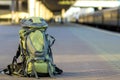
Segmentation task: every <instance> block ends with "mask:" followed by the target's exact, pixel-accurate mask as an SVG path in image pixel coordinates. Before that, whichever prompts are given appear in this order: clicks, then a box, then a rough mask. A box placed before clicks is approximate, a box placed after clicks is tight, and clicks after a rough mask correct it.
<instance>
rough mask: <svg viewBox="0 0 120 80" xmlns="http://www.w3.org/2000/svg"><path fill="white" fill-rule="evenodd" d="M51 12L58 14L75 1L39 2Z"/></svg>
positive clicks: (55, 0)
mask: <svg viewBox="0 0 120 80" xmlns="http://www.w3.org/2000/svg"><path fill="white" fill-rule="evenodd" d="M41 1H42V2H43V3H44V4H45V6H46V7H48V8H49V9H50V10H51V11H52V12H60V11H61V9H63V8H64V9H66V10H67V9H68V8H69V7H70V6H71V5H72V4H74V2H75V1H76V0H41Z"/></svg>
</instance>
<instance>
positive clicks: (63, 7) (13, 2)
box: [0, 0, 120, 24]
mask: <svg viewBox="0 0 120 80" xmlns="http://www.w3.org/2000/svg"><path fill="white" fill-rule="evenodd" d="M119 6H120V1H119V0H0V23H13V24H16V23H19V21H20V19H22V18H25V17H29V16H39V17H43V18H44V19H45V20H46V21H48V22H80V23H90V22H92V21H93V17H92V16H90V15H93V13H94V15H95V12H98V11H103V10H104V9H110V8H118V7H119ZM116 13H117V12H116ZM116 13H115V12H114V13H113V14H115V15H113V16H117V14H116ZM88 15H89V19H87V21H86V17H85V16H87V17H88ZM97 15H100V12H99V13H97ZM105 15H106V16H105V17H107V18H109V17H110V15H111V14H110V15H109V14H105ZM98 17H99V18H98ZM102 17H103V16H102ZM117 17H118V16H117ZM97 18H98V19H97V20H99V21H101V20H100V16H97ZM94 20H95V19H94ZM97 22H98V21H97Z"/></svg>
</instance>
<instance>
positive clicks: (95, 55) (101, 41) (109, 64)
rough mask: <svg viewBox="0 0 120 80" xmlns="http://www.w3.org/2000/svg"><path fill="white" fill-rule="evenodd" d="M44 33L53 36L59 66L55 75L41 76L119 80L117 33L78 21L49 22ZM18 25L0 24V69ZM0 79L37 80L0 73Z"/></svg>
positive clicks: (11, 50)
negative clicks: (77, 22)
mask: <svg viewBox="0 0 120 80" xmlns="http://www.w3.org/2000/svg"><path fill="white" fill-rule="evenodd" d="M49 26H50V27H49V28H48V31H47V33H49V34H51V35H53V36H54V37H55V38H56V42H55V44H54V45H53V47H52V49H53V53H54V61H55V63H56V65H57V66H58V67H60V68H61V69H63V71H64V73H63V74H62V75H59V76H56V78H49V77H42V78H41V80H120V33H119V34H118V33H113V32H109V31H104V30H99V29H94V28H91V27H87V26H84V25H78V24H68V23H67V24H50V25H49ZM19 29H20V27H19V26H17V25H14V26H5V25H0V69H2V68H5V67H6V66H7V65H8V64H9V63H11V61H12V57H13V56H14V55H15V52H16V51H17V46H18V43H19V34H18V31H19ZM0 80H38V79H35V78H24V77H17V76H8V75H0Z"/></svg>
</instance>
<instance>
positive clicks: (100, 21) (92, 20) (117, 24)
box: [78, 7, 120, 31]
mask: <svg viewBox="0 0 120 80" xmlns="http://www.w3.org/2000/svg"><path fill="white" fill-rule="evenodd" d="M78 22H79V23H82V24H87V25H92V26H95V27H99V28H105V29H111V30H117V31H120V7H117V8H110V9H104V10H100V11H96V12H94V13H90V14H87V15H83V16H80V17H79V20H78Z"/></svg>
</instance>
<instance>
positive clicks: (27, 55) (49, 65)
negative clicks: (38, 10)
mask: <svg viewBox="0 0 120 80" xmlns="http://www.w3.org/2000/svg"><path fill="white" fill-rule="evenodd" d="M21 25H22V29H21V30H20V32H19V34H20V45H19V47H18V51H17V53H16V55H15V56H14V58H13V61H12V64H11V65H8V70H9V74H10V75H15V74H16V75H20V76H27V77H34V76H35V77H36V78H38V77H40V76H50V77H54V75H56V74H61V73H62V72H63V71H62V70H61V69H59V68H58V67H57V66H56V65H55V64H54V62H53V56H52V50H51V46H52V45H53V44H54V42H55V38H54V37H53V36H51V35H49V34H46V29H47V27H48V25H47V23H46V22H45V21H44V19H42V18H40V17H30V18H26V19H22V20H21ZM19 58H20V60H19ZM18 61H19V62H18Z"/></svg>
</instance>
